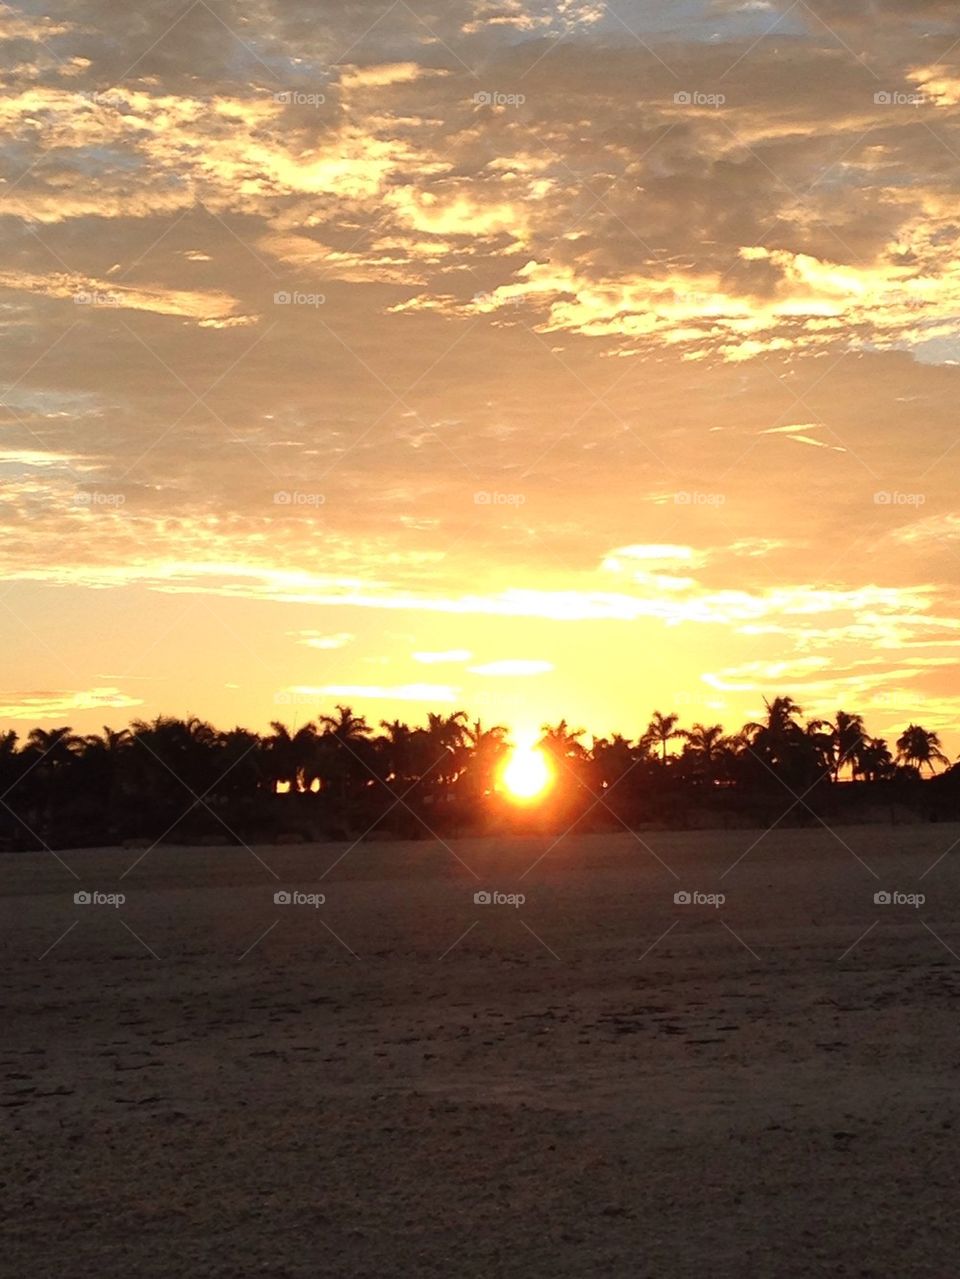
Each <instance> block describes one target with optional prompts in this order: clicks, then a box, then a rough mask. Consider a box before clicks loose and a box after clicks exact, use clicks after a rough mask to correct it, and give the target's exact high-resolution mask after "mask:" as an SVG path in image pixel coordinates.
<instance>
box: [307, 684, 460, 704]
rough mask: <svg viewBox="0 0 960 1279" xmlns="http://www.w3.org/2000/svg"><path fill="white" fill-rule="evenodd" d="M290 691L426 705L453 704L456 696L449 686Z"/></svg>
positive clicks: (345, 686)
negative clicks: (423, 703) (424, 703)
mask: <svg viewBox="0 0 960 1279" xmlns="http://www.w3.org/2000/svg"><path fill="white" fill-rule="evenodd" d="M290 691H291V692H293V693H296V694H298V695H300V696H307V697H309V696H317V697H363V698H369V699H370V700H371V701H398V702H428V703H438V702H443V703H449V702H455V701H456V700H457V694H458V690H457V689H455V688H452V687H451V686H450V685H449V684H394V685H383V684H323V685H320V686H319V687H313V686H311V685H304V684H298V685H296V686H295V687H293V688H291V689H290Z"/></svg>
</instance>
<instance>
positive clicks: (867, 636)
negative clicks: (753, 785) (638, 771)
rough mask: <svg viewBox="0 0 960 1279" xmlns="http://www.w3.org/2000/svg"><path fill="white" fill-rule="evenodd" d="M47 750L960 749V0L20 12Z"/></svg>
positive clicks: (26, 568) (4, 211)
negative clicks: (452, 731)
mask: <svg viewBox="0 0 960 1279" xmlns="http://www.w3.org/2000/svg"><path fill="white" fill-rule="evenodd" d="M0 51H2V57H0V65H2V67H3V92H2V95H0V113H2V118H0V124H2V130H0V139H2V140H0V157H2V158H0V235H2V240H3V252H2V254H0V327H2V338H3V341H2V345H0V424H2V429H0V578H2V584H0V626H2V631H3V641H4V642H3V653H4V666H3V674H2V677H0V727H3V728H14V729H16V730H18V731H20V732H21V733H23V732H26V731H27V730H28V729H29V728H30V727H31V726H33V725H34V724H42V725H45V726H48V727H49V726H52V725H61V724H70V725H72V726H73V727H74V729H76V730H79V731H85V732H91V731H94V730H95V729H97V728H99V726H100V725H102V724H111V725H114V726H117V725H120V724H123V723H126V722H128V721H129V720H130V719H131V718H151V717H152V716H154V715H156V714H159V713H168V714H177V715H188V714H195V715H199V716H201V717H203V718H206V719H210V720H212V721H213V722H215V723H216V724H218V725H220V726H223V727H232V726H233V725H234V724H243V725H245V726H248V727H251V728H255V729H264V728H266V726H267V724H268V723H269V721H271V720H273V719H277V718H280V719H283V720H285V721H286V722H288V723H291V722H293V723H298V722H299V723H302V722H304V721H306V720H308V719H311V718H314V717H315V716H316V715H317V714H318V713H320V712H321V711H326V710H329V709H330V708H331V707H332V706H333V704H334V703H335V702H345V703H348V704H350V705H352V706H353V707H354V709H355V710H357V711H359V712H362V713H364V714H366V715H367V717H368V719H369V720H370V721H371V722H372V723H374V724H376V723H377V722H378V721H380V720H381V719H393V718H396V717H400V718H404V719H408V720H411V721H416V720H421V719H423V718H424V717H425V715H426V712H427V711H428V710H436V711H442V712H450V711H453V710H456V709H460V708H464V709H466V710H467V711H468V712H470V714H471V717H474V716H481V717H482V718H483V719H484V720H485V721H489V722H496V723H502V724H505V725H507V726H508V727H510V728H511V729H512V730H514V731H515V732H516V733H518V734H520V735H522V734H525V733H528V732H531V731H533V730H534V729H535V728H537V727H539V725H540V724H541V723H543V722H545V721H548V720H549V721H551V722H555V721H556V720H558V719H559V718H560V717H561V716H564V717H566V719H567V720H568V721H571V722H573V723H574V724H575V725H576V726H578V727H579V726H581V725H582V726H583V727H584V728H585V729H586V730H587V731H588V733H596V734H605V733H609V732H611V731H620V732H624V733H626V734H627V735H628V736H631V737H636V736H637V735H639V733H640V732H641V731H642V730H643V729H644V728H645V726H646V723H647V720H648V718H649V715H650V712H651V711H652V710H653V709H654V708H655V707H656V708H658V709H660V710H662V711H663V712H669V711H676V712H678V713H679V714H680V716H681V718H682V720H683V722H684V723H691V722H694V721H703V722H707V723H712V722H716V721H720V722H723V723H725V724H726V725H727V726H728V727H729V728H731V729H734V728H737V727H739V726H740V724H742V723H743V722H744V721H745V720H749V719H753V718H756V717H757V715H758V714H759V713H760V712H761V711H762V707H763V698H764V697H765V696H766V697H772V696H774V695H776V694H783V693H789V694H790V695H792V696H793V697H794V698H795V699H796V701H797V702H799V704H800V705H801V706H802V707H803V709H804V711H805V712H807V713H809V714H811V715H813V714H816V715H825V716H829V715H830V713H831V712H833V711H835V710H836V709H837V708H838V707H843V708H844V709H847V710H854V711H859V712H861V713H862V714H863V715H864V716H865V718H866V722H867V727H868V729H869V730H870V731H871V732H873V733H875V734H878V735H884V736H887V737H888V738H895V737H896V735H897V734H898V733H899V732H900V731H901V730H902V728H903V727H904V726H905V725H906V724H907V723H908V722H910V721H918V722H921V723H923V724H924V725H925V726H926V727H928V728H935V729H937V730H938V731H939V732H940V733H941V735H942V737H943V739H944V741H945V743H946V744H947V746H948V747H949V748H950V753H951V755H953V754H956V752H957V751H958V750H960V731H958V728H960V688H958V685H957V681H956V661H957V647H958V645H960V571H958V570H960V508H958V503H957V497H956V492H957V485H956V477H957V465H958V463H960V447H958V446H960V419H958V405H960V367H958V362H960V327H958V325H960V256H958V253H957V246H958V238H960V203H958V191H960V130H958V122H960V22H958V21H957V17H956V12H955V5H954V4H951V3H947V2H946V0H910V2H909V3H908V2H906V0H794V2H790V0H746V2H745V3H737V2H735V0H676V3H666V2H664V0H658V2H657V3H653V2H647V0H610V2H607V0H557V2H555V3H541V2H538V0H535V2H534V3H523V4H521V3H520V2H519V0H465V2H463V3H459V2H458V0H416V2H415V3H413V4H408V3H406V0H396V2H395V3H387V2H386V0H376V2H374V0H351V3H350V4H344V3H336V4H328V3H323V2H322V0H313V2H312V3H310V4H306V3H302V2H301V0H282V3H281V2H280V0H272V2H269V0H238V2H236V3H232V4H230V5H225V4H222V3H218V2H217V0H211V2H210V3H207V2H206V0H195V2H194V3H183V2H182V0H181V2H179V3H176V4H164V3H158V4H155V5H150V6H118V5H115V4H107V3H105V2H104V0H76V3H68V4H66V5H64V6H60V7H59V12H58V13H57V15H56V16H55V17H51V16H45V15H44V13H43V10H42V8H40V7H39V6H34V5H30V4H26V5H20V6H16V7H15V6H6V5H4V6H2V7H0Z"/></svg>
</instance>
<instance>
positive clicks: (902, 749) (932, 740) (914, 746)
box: [897, 724, 950, 773]
mask: <svg viewBox="0 0 960 1279" xmlns="http://www.w3.org/2000/svg"><path fill="white" fill-rule="evenodd" d="M897 759H899V760H900V761H902V763H904V764H906V765H908V766H910V767H913V768H917V769H919V770H920V772H922V771H923V769H924V766H926V767H927V768H929V769H930V772H931V773H934V772H936V769H935V768H934V764H949V763H950V761H949V759H947V757H946V755H944V753H943V751H942V750H941V748H940V738H939V736H938V735H937V734H936V733H934V732H932V731H931V730H929V729H926V728H922V727H921V726H920V725H919V724H909V725H908V726H907V727H906V728H905V729H904V731H903V732H902V733H901V734H900V736H899V737H898V738H897Z"/></svg>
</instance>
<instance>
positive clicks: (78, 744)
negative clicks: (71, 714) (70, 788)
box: [24, 726, 83, 772]
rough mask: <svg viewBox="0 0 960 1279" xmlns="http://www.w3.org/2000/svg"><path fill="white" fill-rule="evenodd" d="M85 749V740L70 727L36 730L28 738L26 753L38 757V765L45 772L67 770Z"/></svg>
mask: <svg viewBox="0 0 960 1279" xmlns="http://www.w3.org/2000/svg"><path fill="white" fill-rule="evenodd" d="M82 749H83V738H82V737H78V736H77V735H76V733H75V732H74V731H73V729H72V728H70V727H69V726H67V727H64V728H50V729H44V728H34V729H32V730H31V732H30V735H29V737H28V738H27V742H26V746H25V747H24V753H25V754H30V755H33V756H36V757H37V765H38V767H41V768H42V769H43V770H44V772H53V771H54V770H58V769H63V768H65V767H66V766H67V765H68V764H69V763H70V762H71V761H72V760H73V759H75V758H76V756H77V755H79V754H80V752H81V751H82Z"/></svg>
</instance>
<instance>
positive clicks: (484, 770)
mask: <svg viewBox="0 0 960 1279" xmlns="http://www.w3.org/2000/svg"><path fill="white" fill-rule="evenodd" d="M507 731H508V730H507V729H506V728H505V727H504V726H503V725H502V724H494V725H493V727H492V728H484V727H483V724H482V723H481V721H480V720H478V719H477V720H474V722H473V723H472V724H468V725H467V726H466V728H464V730H463V741H462V744H461V746H460V751H459V755H460V775H461V776H462V777H463V780H464V783H465V786H466V790H467V792H468V794H469V796H470V798H471V799H473V800H474V801H476V800H479V799H481V798H482V796H483V795H485V794H487V793H488V792H489V791H491V790H492V789H493V784H494V778H495V775H496V772H497V769H498V767H499V765H500V762H501V761H502V759H503V757H504V756H505V755H506V753H507V751H508V750H509V749H510V748H509V744H508V742H507Z"/></svg>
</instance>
